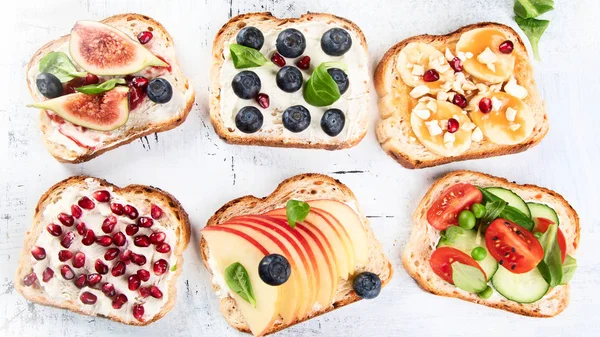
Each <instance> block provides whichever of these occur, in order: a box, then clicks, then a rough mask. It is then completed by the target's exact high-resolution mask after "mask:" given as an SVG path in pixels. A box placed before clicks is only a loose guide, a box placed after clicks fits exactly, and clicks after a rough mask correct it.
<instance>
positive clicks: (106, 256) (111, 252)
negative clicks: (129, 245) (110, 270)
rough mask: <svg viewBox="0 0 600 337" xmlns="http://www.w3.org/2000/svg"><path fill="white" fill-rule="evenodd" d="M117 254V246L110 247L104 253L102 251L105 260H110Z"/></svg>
mask: <svg viewBox="0 0 600 337" xmlns="http://www.w3.org/2000/svg"><path fill="white" fill-rule="evenodd" d="M117 256H119V248H110V249H108V250H107V251H106V253H104V259H105V260H106V261H112V260H114V259H115V258H116V257H117Z"/></svg>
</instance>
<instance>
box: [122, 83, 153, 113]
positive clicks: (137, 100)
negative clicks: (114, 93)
mask: <svg viewBox="0 0 600 337" xmlns="http://www.w3.org/2000/svg"><path fill="white" fill-rule="evenodd" d="M126 79H127V86H128V87H129V111H132V110H134V109H135V108H137V107H138V106H139V105H140V104H141V103H142V102H143V101H144V98H146V88H147V87H148V83H150V82H149V81H148V79H147V78H145V77H134V78H129V77H126Z"/></svg>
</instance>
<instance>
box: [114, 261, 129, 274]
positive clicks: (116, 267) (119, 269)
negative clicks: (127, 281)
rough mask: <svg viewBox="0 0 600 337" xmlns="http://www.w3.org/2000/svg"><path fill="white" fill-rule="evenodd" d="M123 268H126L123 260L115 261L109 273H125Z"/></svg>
mask: <svg viewBox="0 0 600 337" xmlns="http://www.w3.org/2000/svg"><path fill="white" fill-rule="evenodd" d="M125 269H126V266H125V262H123V261H118V262H117V263H115V265H114V266H113V268H112V270H111V271H110V273H111V274H112V276H114V277H118V276H121V275H125Z"/></svg>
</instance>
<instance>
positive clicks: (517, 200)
mask: <svg viewBox="0 0 600 337" xmlns="http://www.w3.org/2000/svg"><path fill="white" fill-rule="evenodd" d="M485 190H486V191H488V192H490V193H492V194H493V195H495V196H497V197H498V198H501V199H502V200H504V201H506V202H507V203H508V204H509V205H511V206H512V207H514V208H516V209H518V210H519V211H521V212H523V213H525V215H527V216H528V217H531V212H530V211H529V207H527V204H526V203H525V201H523V199H521V197H520V196H518V195H517V194H516V193H515V192H513V191H511V190H507V189H506V188H502V187H488V188H486V189H485Z"/></svg>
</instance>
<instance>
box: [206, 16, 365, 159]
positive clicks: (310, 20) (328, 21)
mask: <svg viewBox="0 0 600 337" xmlns="http://www.w3.org/2000/svg"><path fill="white" fill-rule="evenodd" d="M246 26H253V27H256V28H258V29H260V30H261V31H263V32H265V34H266V35H265V44H264V46H263V47H262V48H261V50H260V51H261V52H262V54H263V55H264V56H265V57H266V58H267V59H270V58H271V55H272V54H273V52H275V51H276V47H275V38H276V37H277V34H278V33H279V32H280V31H282V30H283V29H287V28H296V29H298V30H300V31H302V33H303V34H305V35H306V36H307V38H306V40H307V48H306V51H305V52H304V54H303V55H308V56H310V57H311V69H310V71H309V72H304V74H303V77H304V80H305V81H306V80H307V79H308V77H309V76H310V72H311V71H312V70H314V68H315V67H316V66H318V63H320V62H325V61H340V62H345V61H346V59H348V58H347V57H346V56H347V55H349V54H352V55H351V56H352V58H353V59H355V60H356V61H355V62H353V64H348V65H347V66H348V79H349V81H350V86H349V89H348V91H347V92H346V93H345V94H344V95H342V97H341V98H340V99H339V100H338V101H336V102H335V103H333V105H331V106H327V107H315V106H312V105H308V104H307V105H305V107H306V108H307V109H308V110H309V111H310V113H311V115H312V117H311V123H310V124H311V125H310V126H309V127H308V128H307V129H306V130H304V131H303V132H299V133H293V132H290V131H288V130H287V129H285V128H284V127H283V123H282V114H283V111H284V110H285V109H287V108H288V107H289V106H292V105H295V104H303V102H304V100H303V99H302V97H301V96H302V94H301V93H302V92H301V91H298V92H296V93H294V94H293V95H299V97H296V96H294V98H293V99H294V100H296V99H298V100H299V101H293V102H292V103H293V104H289V105H281V106H279V105H278V101H281V99H280V98H279V97H283V95H292V94H288V93H285V92H283V91H282V90H280V89H279V88H277V86H276V85H275V83H274V82H275V81H271V80H270V78H265V77H261V81H262V85H263V88H262V89H261V90H265V88H266V87H269V86H271V87H269V88H272V89H273V90H270V92H265V93H266V94H268V95H269V96H270V101H271V106H270V107H269V108H267V109H264V110H263V109H262V108H260V106H259V105H258V104H257V103H256V102H255V101H254V100H244V101H243V103H239V104H241V105H240V106H231V105H230V104H228V102H231V101H232V100H237V99H238V98H237V96H235V94H234V93H233V91H232V90H231V80H232V79H233V76H234V74H235V73H236V72H238V71H242V70H251V71H252V70H255V69H258V68H248V69H240V70H236V69H234V67H233V64H232V61H231V56H230V53H229V45H230V44H233V43H236V36H237V33H238V32H239V31H240V29H242V28H244V27H246ZM307 27H308V28H307ZM334 27H337V28H343V29H345V30H346V31H348V32H349V33H350V36H351V38H352V47H351V49H350V51H348V53H347V54H346V55H344V56H342V57H331V56H327V55H326V54H325V53H323V52H322V51H321V50H320V46H314V45H312V44H311V42H312V43H313V44H314V41H319V40H320V38H321V35H322V34H323V33H325V31H327V30H328V29H330V28H334ZM267 32H268V33H267ZM316 48H319V49H318V50H317V49H316ZM296 62H297V60H295V59H287V65H295V63H296ZM263 67H267V66H263ZM273 67H274V68H273V71H272V78H275V73H276V72H277V70H279V68H278V67H275V66H273ZM224 74H225V75H224ZM227 75H229V76H227ZM270 75H271V74H270V73H269V76H270ZM259 76H261V75H259ZM225 77H226V78H225ZM268 80H269V81H270V82H273V83H270V82H269V81H268ZM369 82H370V75H369V60H368V49H367V41H366V39H365V36H364V34H363V32H362V31H361V30H360V28H359V27H358V26H357V25H356V24H354V23H353V22H351V21H350V20H347V19H344V18H341V17H337V16H335V15H332V14H325V13H307V14H304V15H302V16H300V17H299V18H289V19H279V18H277V17H274V16H273V15H271V13H268V12H264V13H249V14H242V15H238V16H236V17H233V18H232V19H230V20H229V21H228V22H227V23H226V24H225V25H224V26H223V27H222V28H221V29H220V30H219V32H218V33H217V35H216V37H215V40H214V42H213V66H212V69H211V91H210V98H209V104H210V120H211V122H212V125H213V127H214V128H215V131H216V133H217V134H218V135H219V137H221V138H222V139H223V140H225V141H226V142H228V143H231V144H241V145H262V146H276V147H295V148H314V149H327V150H337V149H343V148H349V147H352V146H354V145H356V144H358V143H359V142H360V141H361V140H362V139H363V138H364V136H365V135H366V133H367V124H368V114H369V111H368V106H369V92H370V84H369ZM261 92H262V91H261ZM228 97H233V99H229V98H228ZM282 104H283V103H282ZM244 105H250V106H255V107H257V108H259V109H260V110H261V111H262V113H263V116H264V123H263V126H262V128H261V129H260V130H259V131H257V132H255V133H251V134H247V133H243V132H241V131H239V130H238V128H237V127H236V124H235V115H236V114H237V112H238V109H240V108H241V107H242V106H244ZM332 107H333V108H339V109H341V110H342V111H343V112H344V113H345V116H346V121H345V127H344V129H343V130H342V131H341V133H340V134H339V135H337V136H335V137H330V136H328V135H326V134H325V133H324V132H323V131H322V130H321V126H320V121H321V117H322V115H323V113H324V112H325V110H327V109H329V108H332Z"/></svg>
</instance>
